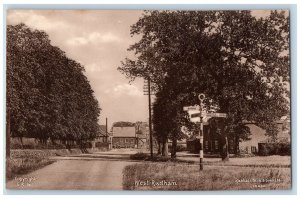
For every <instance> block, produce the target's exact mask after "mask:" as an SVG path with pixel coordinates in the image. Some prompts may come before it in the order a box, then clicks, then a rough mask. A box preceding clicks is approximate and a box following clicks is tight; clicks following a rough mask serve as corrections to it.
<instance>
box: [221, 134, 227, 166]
mask: <svg viewBox="0 0 300 199" xmlns="http://www.w3.org/2000/svg"><path fill="white" fill-rule="evenodd" d="M221 158H222V161H228V160H229V151H228V138H227V135H224V137H223V140H222V148H221Z"/></svg>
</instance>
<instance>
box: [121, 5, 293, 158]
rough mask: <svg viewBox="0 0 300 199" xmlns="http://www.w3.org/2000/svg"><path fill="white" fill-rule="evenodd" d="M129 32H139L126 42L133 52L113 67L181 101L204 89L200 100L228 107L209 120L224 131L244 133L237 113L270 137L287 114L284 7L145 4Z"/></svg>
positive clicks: (286, 21) (194, 98)
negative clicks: (257, 10) (259, 12)
mask: <svg viewBox="0 0 300 199" xmlns="http://www.w3.org/2000/svg"><path fill="white" fill-rule="evenodd" d="M131 34H132V35H141V39H140V40H139V41H138V42H136V43H135V44H133V45H132V46H130V48H129V50H130V51H134V53H135V55H136V59H128V58H127V59H126V60H125V61H124V62H122V66H121V67H119V70H120V71H121V72H122V73H124V74H125V75H126V76H127V77H129V78H131V80H133V79H134V78H136V77H144V78H148V77H150V79H151V81H152V82H153V83H154V85H155V89H156V90H157V92H158V93H159V91H162V90H164V89H165V88H167V90H168V94H169V95H172V98H169V99H170V100H176V101H179V102H180V104H181V105H194V104H196V103H199V101H198V99H197V94H198V93H205V95H206V96H207V100H205V101H204V104H205V107H207V108H209V106H210V105H211V103H214V104H216V105H217V107H218V108H219V110H218V111H220V112H223V113H227V114H228V117H227V118H226V119H225V120H224V121H222V122H217V123H218V124H220V128H221V129H222V131H223V132H222V133H221V134H222V136H223V137H224V138H226V136H227V135H228V134H230V133H233V134H235V135H236V136H238V139H241V138H244V137H245V136H243V134H248V131H247V129H246V128H245V127H244V126H243V121H244V120H248V121H252V122H255V123H256V124H257V125H258V126H260V127H262V128H264V129H266V132H267V134H268V135H271V136H273V137H276V134H277V133H278V129H277V126H276V121H277V120H279V119H280V117H282V116H283V115H286V114H288V113H289V95H290V94H289V80H290V79H289V78H290V74H289V71H290V70H289V19H288V13H286V12H284V11H282V12H277V11H271V12H270V13H268V14H266V16H265V17H260V18H259V17H256V16H255V15H254V14H253V12H251V11H150V12H148V11H147V12H145V13H144V15H143V16H142V17H141V18H140V19H139V20H138V21H137V23H136V24H134V25H132V26H131ZM174 108H176V107H174ZM171 109H172V108H170V109H169V111H171ZM154 110H155V109H154ZM154 114H155V113H154ZM174 117H175V116H174ZM221 124H224V125H221ZM177 125H180V124H179V123H178V124H177ZM241 132H243V133H242V134H241ZM225 140H226V139H225ZM224 144H226V142H224ZM222 148H224V149H226V147H222ZM227 158H228V153H223V159H227Z"/></svg>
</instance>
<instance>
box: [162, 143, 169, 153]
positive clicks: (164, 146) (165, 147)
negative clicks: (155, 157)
mask: <svg viewBox="0 0 300 199" xmlns="http://www.w3.org/2000/svg"><path fill="white" fill-rule="evenodd" d="M162 156H164V157H168V139H166V140H164V141H163V148H162Z"/></svg>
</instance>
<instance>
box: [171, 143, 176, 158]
mask: <svg viewBox="0 0 300 199" xmlns="http://www.w3.org/2000/svg"><path fill="white" fill-rule="evenodd" d="M176 148H177V139H176V138H173V139H172V151H171V158H172V159H175V158H176Z"/></svg>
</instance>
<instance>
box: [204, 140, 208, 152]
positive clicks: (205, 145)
mask: <svg viewBox="0 0 300 199" xmlns="http://www.w3.org/2000/svg"><path fill="white" fill-rule="evenodd" d="M204 147H205V150H208V141H207V140H206V141H205V144H204Z"/></svg>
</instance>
